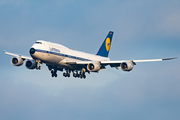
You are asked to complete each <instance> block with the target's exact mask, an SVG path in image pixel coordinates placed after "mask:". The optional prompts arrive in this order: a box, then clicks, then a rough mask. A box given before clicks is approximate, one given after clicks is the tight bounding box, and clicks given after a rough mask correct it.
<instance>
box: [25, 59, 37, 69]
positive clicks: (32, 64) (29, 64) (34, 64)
mask: <svg viewBox="0 0 180 120" xmlns="http://www.w3.org/2000/svg"><path fill="white" fill-rule="evenodd" d="M25 66H26V68H28V69H35V68H37V62H36V61H35V60H27V61H26V64H25Z"/></svg>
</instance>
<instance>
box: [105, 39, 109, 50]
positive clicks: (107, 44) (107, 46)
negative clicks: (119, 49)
mask: <svg viewBox="0 0 180 120" xmlns="http://www.w3.org/2000/svg"><path fill="white" fill-rule="evenodd" d="M109 49H110V38H106V51H109Z"/></svg>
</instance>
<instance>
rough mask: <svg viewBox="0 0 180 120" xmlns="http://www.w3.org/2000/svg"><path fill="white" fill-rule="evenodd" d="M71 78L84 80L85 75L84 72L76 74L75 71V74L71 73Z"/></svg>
mask: <svg viewBox="0 0 180 120" xmlns="http://www.w3.org/2000/svg"><path fill="white" fill-rule="evenodd" d="M73 77H75V78H76V77H77V78H81V79H82V78H84V79H85V78H86V75H85V72H79V73H78V71H76V73H74V72H73Z"/></svg>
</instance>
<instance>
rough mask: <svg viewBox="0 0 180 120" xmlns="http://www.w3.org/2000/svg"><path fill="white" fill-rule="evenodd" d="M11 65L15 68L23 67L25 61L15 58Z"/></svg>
mask: <svg viewBox="0 0 180 120" xmlns="http://www.w3.org/2000/svg"><path fill="white" fill-rule="evenodd" d="M11 64H13V65H14V66H21V65H22V64H23V59H21V58H20V57H13V58H12V59H11Z"/></svg>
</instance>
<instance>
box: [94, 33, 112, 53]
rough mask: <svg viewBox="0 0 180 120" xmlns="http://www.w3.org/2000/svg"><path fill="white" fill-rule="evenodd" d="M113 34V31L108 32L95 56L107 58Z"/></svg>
mask: <svg viewBox="0 0 180 120" xmlns="http://www.w3.org/2000/svg"><path fill="white" fill-rule="evenodd" d="M113 33H114V32H113V31H109V33H108V35H107V37H106V38H105V40H104V42H103V44H102V45H101V47H100V49H99V51H98V52H97V54H96V55H99V56H102V57H108V54H109V51H110V47H111V42H112V37H113Z"/></svg>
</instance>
